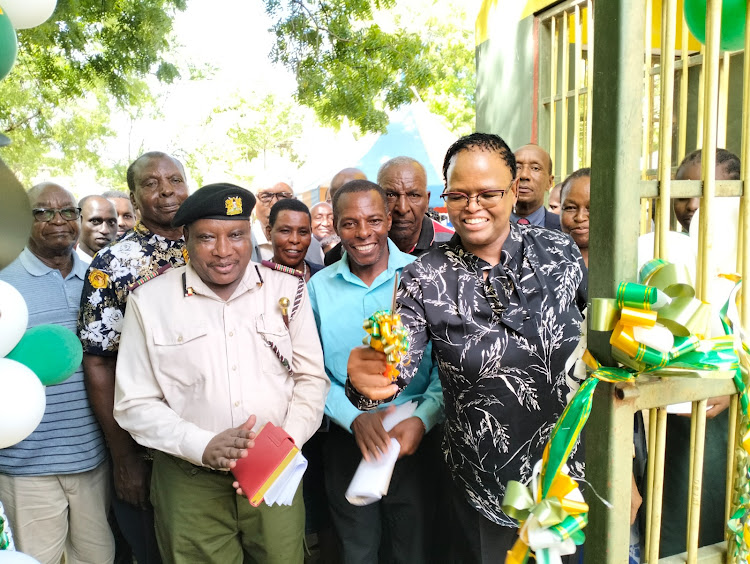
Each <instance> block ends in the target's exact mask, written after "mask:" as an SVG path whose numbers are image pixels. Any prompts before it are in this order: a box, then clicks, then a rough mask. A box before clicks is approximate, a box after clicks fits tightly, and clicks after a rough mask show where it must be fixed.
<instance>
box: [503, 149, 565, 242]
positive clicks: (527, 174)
mask: <svg viewBox="0 0 750 564" xmlns="http://www.w3.org/2000/svg"><path fill="white" fill-rule="evenodd" d="M515 156H516V166H517V168H518V170H517V172H516V178H518V198H517V199H516V207H515V209H514V210H513V213H511V214H510V218H511V220H512V221H514V222H516V223H520V224H522V225H538V226H540V227H546V228H547V229H557V230H558V231H559V230H560V217H559V216H558V215H556V214H554V213H552V212H551V211H548V210H547V209H545V207H544V195H545V194H546V193H547V192H549V191H550V189H551V188H552V187H553V186H554V185H555V175H554V174H552V157H550V154H549V153H548V152H547V151H545V150H544V149H542V148H541V147H540V146H539V145H535V144H533V143H529V144H528V145H524V146H523V147H521V148H520V149H517V150H516V155H515Z"/></svg>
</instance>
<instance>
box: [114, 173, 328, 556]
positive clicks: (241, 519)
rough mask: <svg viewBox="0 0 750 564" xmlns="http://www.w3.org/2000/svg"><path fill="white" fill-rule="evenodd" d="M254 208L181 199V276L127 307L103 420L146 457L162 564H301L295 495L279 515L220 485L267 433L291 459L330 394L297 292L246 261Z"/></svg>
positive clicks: (226, 191)
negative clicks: (109, 418)
mask: <svg viewBox="0 0 750 564" xmlns="http://www.w3.org/2000/svg"><path fill="white" fill-rule="evenodd" d="M254 204H255V197H254V196H253V195H252V193H250V192H249V191H247V190H245V189H243V188H240V187H238V186H234V185H231V184H212V185H209V186H205V187H203V188H201V189H200V190H198V191H197V192H196V193H195V194H193V195H192V196H190V197H189V198H188V199H187V200H185V202H184V203H183V204H182V206H181V207H180V209H179V211H178V212H177V214H176V215H175V217H174V220H173V225H174V226H175V227H182V228H183V230H184V236H185V245H186V248H187V251H188V254H189V257H190V258H189V262H188V264H187V266H184V267H180V268H174V269H171V270H168V271H166V272H165V273H163V274H162V275H160V276H158V277H156V278H155V279H153V280H151V281H148V282H147V283H145V284H143V285H142V286H140V287H138V288H137V289H135V290H134V291H133V293H132V294H131V296H130V299H129V301H128V308H127V312H126V314H125V320H124V324H123V329H122V338H121V343H120V354H119V357H118V363H117V379H116V388H115V407H114V415H115V419H116V420H117V422H118V423H119V425H120V426H121V427H122V428H123V429H125V430H127V431H128V432H129V433H130V434H131V435H132V436H133V438H134V439H135V440H136V441H137V442H138V443H139V444H141V445H143V446H145V447H147V448H150V449H154V468H153V474H152V489H151V491H152V496H151V501H152V503H153V505H154V512H155V517H156V533H157V539H158V542H159V549H160V551H161V554H162V558H163V559H164V560H165V561H166V562H174V563H177V564H180V563H186V564H187V563H194V562H202V563H214V562H215V563H217V564H219V563H221V564H223V563H226V562H242V561H243V554H244V555H249V556H250V557H251V558H252V559H253V560H254V561H257V562H268V563H275V562H278V563H279V564H281V563H284V564H286V563H288V562H300V563H301V562H302V560H303V544H302V543H303V537H304V507H303V503H302V494H301V489H300V490H298V491H297V494H296V496H295V498H294V502H293V504H292V505H291V506H273V507H269V506H267V505H266V504H265V502H264V503H262V504H261V505H260V506H259V507H253V506H251V505H250V504H249V502H248V500H247V499H245V498H244V497H240V496H237V494H236V493H235V490H234V488H233V485H232V483H233V477H232V475H231V474H230V473H229V470H230V469H231V468H233V467H234V465H235V463H236V460H237V459H239V458H243V457H245V456H247V449H251V448H253V446H254V442H253V439H254V437H255V432H254V431H257V430H258V429H260V427H261V426H262V425H263V424H265V423H266V422H271V423H273V424H274V425H277V426H280V427H282V428H283V429H284V430H285V431H286V432H287V433H288V434H289V435H290V436H291V437H292V438H293V439H294V441H295V443H296V444H297V446H299V447H301V446H302V445H303V444H304V443H305V441H307V439H309V438H310V437H311V436H312V434H313V433H314V432H315V431H316V430H317V428H318V426H319V425H320V421H321V419H322V416H323V407H324V404H325V398H326V394H327V392H328V387H329V382H328V378H327V377H326V375H325V371H324V368H323V355H322V351H321V347H320V341H319V340H318V336H317V331H316V327H315V319H314V317H313V313H312V310H311V308H310V304H309V301H308V296H307V290H306V288H305V284H304V281H301V279H299V278H297V277H295V276H290V275H288V274H284V273H282V272H277V271H274V270H271V269H269V268H266V267H264V266H261V265H258V264H256V263H252V262H251V260H250V257H251V254H252V245H251V242H250V230H251V227H250V221H249V217H250V212H251V211H252V209H253V206H254ZM283 298H287V300H283ZM282 300H283V302H284V303H288V306H286V307H282V305H281V302H282Z"/></svg>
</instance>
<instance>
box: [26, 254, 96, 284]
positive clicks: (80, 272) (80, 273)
mask: <svg viewBox="0 0 750 564" xmlns="http://www.w3.org/2000/svg"><path fill="white" fill-rule="evenodd" d="M72 256H73V269H72V270H71V271H70V274H69V275H68V278H69V277H70V276H77V277H78V278H80V279H81V280H85V279H86V269H87V267H88V265H86V264H85V263H84V262H83V261H82V260H81V259H80V258H78V255H77V254H76V253H75V252H73V253H72ZM19 260H20V261H21V264H22V265H23V267H24V268H25V269H26V271H27V272H28V273H29V274H31V275H32V276H44V275H45V274H49V273H50V272H52V271H53V270H56V269H55V268H51V267H49V266H47V265H46V264H44V263H43V262H42V261H41V259H39V257H37V256H36V255H35V254H34V253H32V252H31V251H30V250H29V248H28V247H24V248H23V251H21V255H20V256H19Z"/></svg>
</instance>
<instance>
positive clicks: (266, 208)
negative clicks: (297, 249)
mask: <svg viewBox="0 0 750 564" xmlns="http://www.w3.org/2000/svg"><path fill="white" fill-rule="evenodd" d="M294 197H295V196H294V191H293V190H292V187H291V186H290V185H289V184H287V183H286V182H277V183H276V184H274V185H273V186H271V187H270V188H261V189H260V190H258V192H257V194H256V201H257V203H256V204H255V221H254V222H253V229H252V239H253V261H254V262H260V261H262V260H273V247H272V246H271V242H270V241H269V240H268V237H266V228H267V227H268V219H269V216H270V214H271V208H272V207H273V205H274V204H275V203H276V202H278V201H279V200H286V199H290V198H294ZM305 260H307V261H308V262H311V263H313V264H320V265H322V264H323V251H322V250H321V248H320V243H319V242H318V240H317V239H315V238H313V240H312V241H310V246H309V247H308V248H307V254H306V255H305Z"/></svg>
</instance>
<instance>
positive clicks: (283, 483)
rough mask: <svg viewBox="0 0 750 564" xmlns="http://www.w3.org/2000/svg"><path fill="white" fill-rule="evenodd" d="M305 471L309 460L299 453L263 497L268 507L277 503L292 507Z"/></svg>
mask: <svg viewBox="0 0 750 564" xmlns="http://www.w3.org/2000/svg"><path fill="white" fill-rule="evenodd" d="M305 470H307V459H306V458H305V457H304V456H302V453H301V452H298V453H297V455H296V456H295V457H294V458H293V459H292V461H291V462H290V463H289V465H288V466H287V467H286V468H285V469H284V471H283V472H282V473H281V474H279V477H278V478H276V481H275V482H274V483H273V484H272V485H271V487H270V488H268V491H267V492H266V494H265V495H264V496H263V501H265V502H266V505H269V506H270V505H273V504H275V503H277V504H279V505H291V504H292V501H294V494H295V493H297V488H298V487H299V482H300V480H301V479H302V475H303V474H304V473H305Z"/></svg>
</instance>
